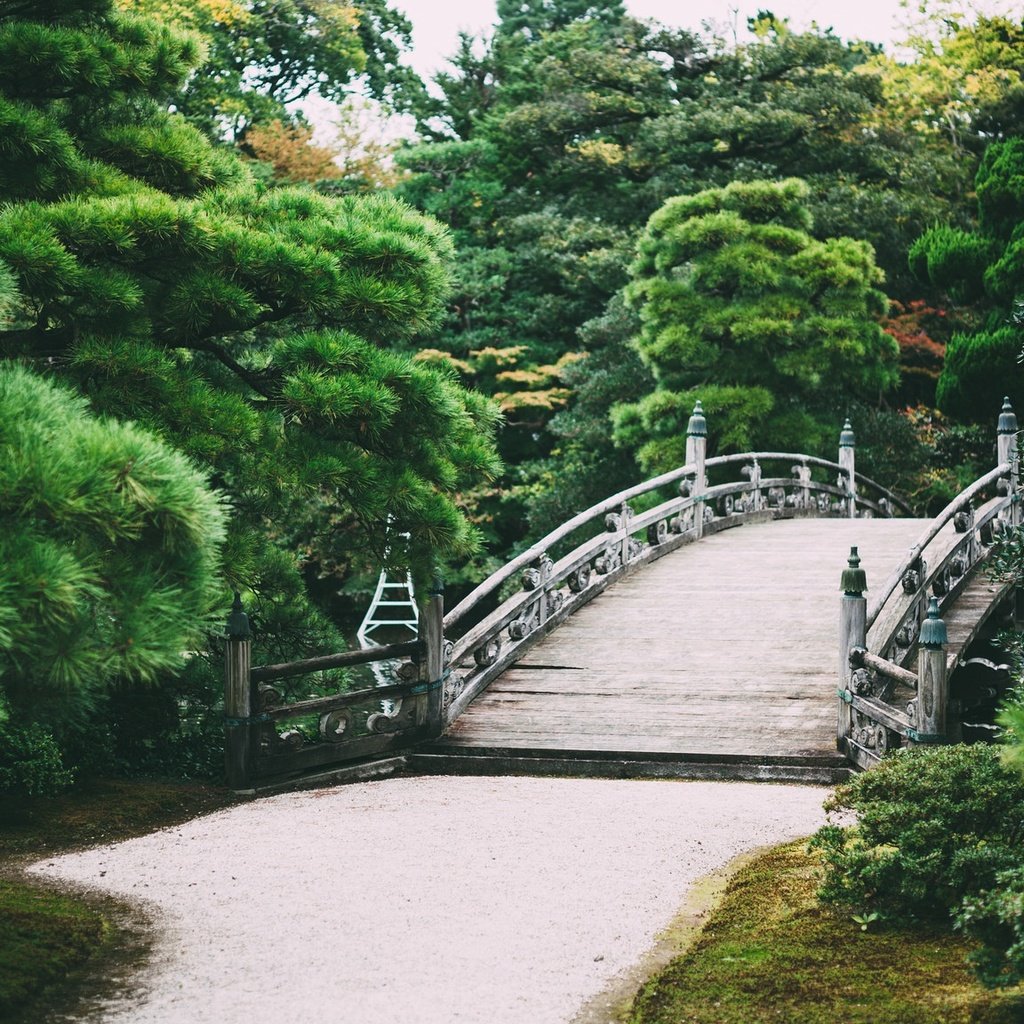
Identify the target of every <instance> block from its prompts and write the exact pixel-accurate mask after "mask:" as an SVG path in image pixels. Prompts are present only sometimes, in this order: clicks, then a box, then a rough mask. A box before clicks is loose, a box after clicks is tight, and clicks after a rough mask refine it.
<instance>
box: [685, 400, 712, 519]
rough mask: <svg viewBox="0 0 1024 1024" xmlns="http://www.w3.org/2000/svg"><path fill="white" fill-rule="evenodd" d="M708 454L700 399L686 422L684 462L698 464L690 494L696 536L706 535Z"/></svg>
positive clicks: (706, 424)
mask: <svg viewBox="0 0 1024 1024" xmlns="http://www.w3.org/2000/svg"><path fill="white" fill-rule="evenodd" d="M707 455H708V421H707V420H706V419H705V418H704V410H703V408H702V407H701V404H700V401H699V400H698V401H697V402H696V403H695V404H694V407H693V415H692V416H691V417H690V421H689V423H687V424H686V459H685V462H684V464H685V465H687V466H690V465H693V466H696V473H694V477H693V488H692V490H691V491H690V494H691V495H692V496H693V498H694V503H693V532H694V537H696V538H700V537H702V536H703V535H704V492H705V491H706V490H707V487H708V480H707V473H706V471H705V469H704V464H705V462H706V461H707Z"/></svg>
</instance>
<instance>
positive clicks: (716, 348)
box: [615, 179, 898, 473]
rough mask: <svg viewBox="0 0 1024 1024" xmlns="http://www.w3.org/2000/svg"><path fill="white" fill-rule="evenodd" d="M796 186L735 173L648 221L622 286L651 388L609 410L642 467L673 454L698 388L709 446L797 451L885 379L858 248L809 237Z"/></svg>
mask: <svg viewBox="0 0 1024 1024" xmlns="http://www.w3.org/2000/svg"><path fill="white" fill-rule="evenodd" d="M807 195H808V189H807V186H806V185H805V184H804V183H803V182H801V181H798V180H796V179H791V180H789V181H784V182H781V183H774V182H750V183H739V182H736V183H733V184H732V185H729V186H727V187H726V188H724V189H711V190H708V191H705V192H700V193H698V194H697V195H695V196H680V197H678V198H675V199H670V200H669V201H668V202H667V203H666V204H665V205H664V206H663V207H662V208H661V209H660V210H658V211H657V213H655V214H654V215H653V216H652V217H651V219H650V221H649V222H648V225H647V230H646V232H645V233H644V236H643V238H642V240H641V242H640V254H639V256H638V257H637V259H636V262H635V263H634V264H633V267H632V276H633V281H632V282H631V284H630V285H629V287H628V288H627V289H626V296H627V298H628V300H629V301H630V303H631V304H632V305H634V306H635V307H636V309H637V310H638V312H639V314H640V321H641V329H640V334H639V337H638V339H637V347H638V349H639V352H640V355H641V357H642V358H643V359H644V361H645V362H647V363H648V364H649V365H650V367H651V369H652V370H653V372H654V376H655V379H656V381H657V388H656V390H655V391H654V392H652V393H651V394H650V395H648V396H646V397H645V398H643V399H642V400H641V401H640V402H638V403H636V404H634V405H631V406H621V407H619V408H618V409H617V410H616V417H615V418H616V436H617V438H618V440H619V441H620V443H622V444H624V445H626V446H628V447H629V448H631V449H633V450H634V451H636V452H637V454H638V458H639V460H640V463H641V465H642V467H643V469H644V471H645V472H647V473H657V472H663V471H664V470H666V469H669V468H671V467H672V466H676V465H680V464H681V463H682V461H683V455H684V452H683V446H684V444H685V440H686V417H687V416H688V415H689V412H690V410H691V409H692V408H693V404H694V401H695V400H696V399H698V398H699V399H701V400H702V401H703V403H704V406H705V409H707V410H708V412H709V422H710V423H711V424H712V431H713V433H712V441H713V443H714V444H715V446H716V447H718V448H719V450H729V449H733V450H737V449H738V450H746V449H749V448H751V447H755V448H756V447H763V446H765V445H771V446H773V447H775V448H776V449H779V448H781V449H782V450H790V451H793V450H796V451H806V450H807V448H808V446H810V447H811V448H814V447H817V446H818V445H820V443H821V440H822V439H823V438H822V435H823V434H826V435H828V436H830V439H831V435H832V434H834V431H835V424H836V422H837V420H838V418H839V416H841V415H842V412H843V408H844V405H845V404H846V403H848V402H850V401H853V400H856V399H857V398H864V397H871V396H877V395H878V393H879V392H882V391H884V390H886V389H887V388H891V387H892V386H894V385H895V383H896V380H897V377H898V373H897V370H896V357H897V354H898V353H897V347H896V342H895V341H894V340H893V339H892V338H891V337H889V336H888V335H886V334H883V332H882V330H881V328H880V327H879V325H878V323H877V319H876V318H877V317H878V316H879V315H880V314H881V313H882V312H883V311H884V310H885V306H886V303H885V296H884V295H883V294H882V293H881V292H880V291H878V289H877V286H878V284H879V283H880V282H881V278H882V275H881V273H880V271H879V270H878V268H877V267H876V266H875V262H874V257H873V254H872V252H871V247H870V246H869V245H867V244H866V243H865V242H860V241H856V240H854V239H850V238H834V239H828V240H827V241H824V242H819V241H817V240H815V239H814V238H812V237H811V236H810V234H809V233H808V231H809V229H810V227H811V219H810V215H809V213H808V210H807Z"/></svg>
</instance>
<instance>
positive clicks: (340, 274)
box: [0, 4, 495, 642]
mask: <svg viewBox="0 0 1024 1024" xmlns="http://www.w3.org/2000/svg"><path fill="white" fill-rule="evenodd" d="M3 27H4V30H5V32H6V34H7V36H8V37H9V38H10V39H11V40H12V42H11V46H12V47H13V46H15V45H18V46H22V47H23V46H24V41H25V39H26V38H32V39H37V40H41V41H42V42H43V43H46V44H47V45H51V46H57V45H60V46H62V47H63V49H64V51H65V52H66V53H67V54H68V55H69V61H68V64H69V68H70V70H69V71H68V72H67V81H64V82H61V83H57V84H56V85H55V84H53V80H52V79H49V78H45V77H43V76H38V75H37V76H29V75H25V74H23V73H21V72H24V71H25V68H24V67H19V76H18V79H17V81H18V90H17V95H16V96H13V95H12V96H10V97H9V98H7V99H4V100H3V102H5V103H7V104H8V106H9V108H10V110H11V111H12V113H11V116H12V118H13V119H14V120H15V121H16V122H17V123H18V125H19V132H18V133H12V134H11V135H10V136H9V139H10V142H9V145H8V149H9V154H8V158H9V163H10V164H11V165H12V166H15V167H17V166H21V165H24V166H25V167H29V166H31V167H32V168H33V169H34V176H31V177H30V176H28V175H27V174H26V175H21V176H17V177H15V178H8V179H7V180H6V182H5V186H4V187H3V189H2V193H3V197H4V198H6V199H7V200H8V205H7V206H6V207H5V208H4V209H3V211H2V213H0V258H2V259H4V260H6V261H7V262H8V263H9V265H10V266H11V267H12V268H13V270H14V271H15V273H16V275H17V281H18V285H19V288H20V290H21V294H22V300H23V304H22V306H21V309H20V310H19V315H18V318H17V320H16V321H15V323H13V324H12V325H11V326H10V328H9V329H8V330H6V331H2V332H0V353H3V354H6V355H8V356H14V355H16V356H20V357H23V358H27V359H30V360H47V359H57V360H58V362H59V365H60V366H62V367H66V368H67V372H68V374H69V376H70V377H71V378H72V379H73V380H75V381H76V383H79V384H81V385H83V386H84V387H86V388H87V390H88V393H89V395H90V399H91V401H92V403H93V405H94V407H96V408H98V409H100V410H102V411H105V412H110V413H113V414H115V415H119V416H130V417H131V418H132V419H135V420H137V421H139V422H141V423H144V424H145V425H146V426H148V427H151V428H152V429H154V430H156V431H158V432H160V433H161V434H163V436H164V437H166V438H167V439H168V440H170V441H172V443H174V444H175V445H177V446H178V447H179V448H181V450H183V451H184V452H185V453H187V454H188V455H190V456H192V457H193V458H195V459H196V460H197V461H198V462H199V463H200V464H203V465H206V466H209V467H210V468H211V469H212V470H213V472H214V473H215V475H216V480H217V483H218V484H219V485H221V486H222V487H224V489H225V490H226V491H227V493H228V494H229V496H230V499H231V502H232V506H233V511H234V517H233V520H232V533H231V537H230V539H229V560H228V561H229V565H230V569H231V575H232V580H231V582H232V583H234V585H236V586H245V587H249V588H251V589H252V590H254V591H256V592H257V593H260V592H267V593H268V601H273V599H274V598H275V597H277V596H279V595H280V596H281V597H283V598H286V599H287V600H288V603H289V604H290V607H291V609H292V610H291V613H290V615H291V618H292V620H294V622H296V623H302V624H303V625H302V628H300V629H299V634H301V635H306V636H307V638H310V639H311V638H313V637H315V636H316V634H317V632H319V633H320V635H322V636H324V635H328V634H329V632H330V631H328V632H327V634H325V633H324V626H323V624H320V625H317V624H316V617H315V616H314V615H312V613H311V611H310V610H309V609H308V607H307V608H305V609H303V607H302V604H301V588H298V589H296V587H295V586H294V585H289V584H288V583H287V580H286V577H287V576H288V574H289V571H291V572H294V569H292V570H289V568H288V566H287V564H286V563H287V559H286V558H285V557H284V552H286V551H287V550H288V549H289V547H291V546H292V545H294V544H295V543H296V542H297V541H303V542H305V543H306V544H309V545H313V544H315V543H316V542H317V540H318V538H323V537H329V538H331V541H332V543H335V544H336V545H337V546H338V547H340V546H341V545H342V543H345V544H346V546H350V545H351V534H352V530H353V529H355V528H357V527H358V528H361V530H362V532H363V536H364V542H365V540H368V541H369V545H370V549H369V550H370V551H372V552H374V553H376V555H377V556H378V558H379V557H380V556H381V554H382V552H383V550H384V548H385V547H386V545H387V542H388V530H387V524H388V522H389V518H390V521H391V522H392V524H393V526H394V529H395V530H396V531H397V532H403V533H408V534H410V537H411V539H410V542H409V545H408V547H407V549H405V550H399V548H398V545H393V546H392V550H393V557H394V558H395V559H396V560H399V559H401V560H403V561H405V562H407V563H412V564H414V565H415V566H416V567H417V568H418V569H420V570H421V571H423V572H427V571H429V570H430V566H431V564H432V562H433V561H434V560H435V559H438V558H444V557H445V556H446V555H449V554H452V553H459V552H462V551H465V550H466V549H468V548H469V547H471V546H472V543H473V538H472V534H471V531H470V529H469V528H468V525H467V523H466V521H465V519H464V518H463V516H462V514H461V513H460V511H459V510H458V508H457V507H456V505H455V504H454V501H453V495H454V493H455V491H456V490H457V489H458V488H459V487H461V486H463V485H464V483H465V482H466V481H467V480H469V479H475V478H476V477H477V476H479V475H486V474H488V473H490V472H493V470H494V468H495V461H494V456H493V453H492V451H491V448H490V441H489V433H490V430H491V429H492V427H493V424H494V415H493V413H492V411H491V409H490V408H489V406H488V405H487V403H486V402H484V401H483V400H481V399H479V398H477V397H476V396H473V395H471V394H469V393H467V392H465V391H464V390H462V389H461V388H459V387H458V386H457V385H456V384H455V383H454V382H453V381H452V380H451V378H450V376H449V375H447V374H446V373H444V372H442V371H438V370H434V369H431V368H429V367H427V366H425V365H423V364H418V363H416V362H413V361H412V360H410V359H409V358H408V357H405V356H399V355H397V354H395V353H394V352H392V351H389V350H388V349H389V347H390V346H391V345H393V344H394V342H395V341H397V340H400V339H402V338H407V337H409V336H410V335H411V334H412V333H414V332H416V331H418V330H424V329H426V328H427V327H429V325H430V324H431V323H433V322H434V321H436V319H437V318H438V317H439V316H440V314H441V311H442V309H443V302H444V298H445V290H446V287H447V280H448V271H447V266H446V264H447V261H448V259H449V258H450V242H449V240H448V238H447V235H446V233H445V232H444V230H443V229H441V228H439V226H438V225H436V224H435V223H433V222H431V221H429V220H427V219H425V218H423V217H420V216H419V215H417V214H414V213H413V212H412V211H410V210H408V208H406V207H404V206H403V205H402V204H400V203H398V202H397V201H395V200H392V199H389V198H387V197H377V198H370V199H365V200H360V199H356V198H343V199H331V198H328V197H324V196H318V195H316V194H315V193H312V192H310V191H308V190H303V189H298V188H293V189H282V190H275V191H264V190H261V189H260V188H259V187H257V186H256V185H254V184H253V183H252V182H251V181H249V180H248V178H247V174H246V172H245V171H244V169H243V167H242V165H241V164H240V163H239V162H238V161H237V160H235V159H234V158H233V157H231V156H230V155H228V154H226V153H224V152H223V151H220V150H217V149H215V148H214V147H212V146H211V144H210V143H209V142H207V141H206V140H205V139H204V138H203V137H202V136H200V135H199V133H198V132H196V130H195V129H193V128H191V127H190V126H189V125H188V124H187V123H186V122H184V121H183V120H182V119H181V118H180V117H177V116H175V115H169V114H167V113H166V112H165V110H164V108H166V105H167V103H168V101H169V100H170V99H171V98H172V97H173V96H174V95H175V93H176V90H178V89H180V87H181V85H182V83H183V82H184V80H185V78H186V76H187V74H188V72H189V70H190V68H191V64H192V62H193V60H194V58H195V52H194V49H195V48H194V44H193V43H192V42H191V41H190V39H189V38H187V37H184V36H181V35H179V34H177V33H176V32H174V31H172V30H170V29H163V28H161V29H157V28H155V26H154V23H152V22H147V21H142V20H140V19H138V18H134V17H131V16H128V15H125V14H119V13H117V12H115V11H112V10H109V9H104V8H103V7H99V9H97V5H96V4H92V5H87V6H78V7H76V6H75V5H67V6H65V7H64V8H62V11H61V14H60V19H59V22H58V23H50V24H46V23H38V22H26V21H18V20H8V21H7V22H6V23H4V24H3ZM85 53H89V54H91V55H92V57H91V59H92V60H93V62H94V63H95V64H96V65H97V67H98V70H96V71H95V73H93V74H92V76H91V77H90V78H87V79H84V80H81V81H80V80H79V79H80V77H81V73H80V71H78V70H76V68H77V67H78V64H76V62H75V60H73V59H71V58H72V57H74V56H75V55H76V54H77V55H79V57H80V58H81V59H84V57H83V56H82V55H84V54H85ZM79 63H80V62H79ZM126 63H130V64H132V65H138V66H139V67H141V68H143V69H148V73H143V74H140V75H138V76H133V77H130V78H126V77H124V76H123V75H122V77H121V78H118V77H117V75H118V70H117V69H118V68H119V67H122V66H123V65H125V64H126ZM12 66H13V55H12V59H11V60H10V61H8V63H7V67H8V68H11V67H12ZM69 82H73V83H74V84H75V86H76V89H75V99H74V100H73V101H68V100H67V99H65V98H63V97H64V93H65V92H66V91H67V88H68V84H69ZM43 140H48V142H49V148H46V147H45V146H44V145H43ZM41 150H42V158H41V157H40V155H39V154H40V151H41ZM22 154H23V158H22ZM368 553H369V552H368ZM225 589H226V588H225ZM296 601H298V602H299V604H298V605H296ZM272 611H273V609H272V606H270V605H268V606H267V607H266V608H264V609H263V612H264V613H265V619H264V626H265V628H267V629H268V630H269V631H270V632H271V633H275V634H280V633H282V632H287V631H289V630H290V629H291V628H292V627H291V626H290V624H289V622H288V621H279V622H277V623H273V622H270V621H268V620H270V619H271V618H272ZM281 615H282V616H285V617H287V613H286V612H285V611H284V610H283V609H282V610H281ZM311 629H312V632H310V630H311ZM334 642H337V641H334Z"/></svg>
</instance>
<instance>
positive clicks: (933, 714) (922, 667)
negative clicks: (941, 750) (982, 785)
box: [910, 597, 949, 743]
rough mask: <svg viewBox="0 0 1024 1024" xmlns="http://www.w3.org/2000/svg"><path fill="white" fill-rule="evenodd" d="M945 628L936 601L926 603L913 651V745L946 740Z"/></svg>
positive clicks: (947, 684)
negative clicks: (915, 656)
mask: <svg viewBox="0 0 1024 1024" xmlns="http://www.w3.org/2000/svg"><path fill="white" fill-rule="evenodd" d="M945 645H946V624H945V623H944V622H943V621H942V619H940V618H939V599H938V598H937V597H933V598H931V600H929V602H928V617H927V618H926V619H925V620H924V622H923V623H922V624H921V635H920V640H919V646H918V651H917V712H916V714H915V716H914V717H915V718H916V721H915V722H913V723H911V725H912V728H911V731H910V739H911V740H913V741H914V742H915V743H942V742H944V741H945V739H946V733H947V728H946V726H947V722H946V712H947V707H948V704H949V679H948V678H947V676H946V651H945Z"/></svg>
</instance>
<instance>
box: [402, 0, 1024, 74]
mask: <svg viewBox="0 0 1024 1024" xmlns="http://www.w3.org/2000/svg"><path fill="white" fill-rule="evenodd" d="M394 6H395V7H396V8H398V9H399V10H402V11H404V12H405V13H406V14H407V15H408V17H409V19H410V20H411V21H412V24H413V47H414V52H413V55H412V58H411V63H412V64H413V65H414V67H415V68H416V70H417V71H419V72H420V74H423V75H426V74H429V73H430V72H432V71H436V70H437V69H438V68H440V67H441V66H443V64H444V62H445V58H446V57H447V56H448V55H450V54H451V53H453V52H454V50H455V41H456V38H457V36H458V32H459V30H460V29H464V30H467V31H469V32H472V33H479V32H481V31H484V30H486V29H488V28H490V27H491V26H492V25H493V24H494V21H495V13H494V0H395V2H394ZM963 6H965V7H971V8H975V9H983V10H986V11H998V12H1002V13H1006V12H1010V11H1014V10H1015V11H1016V12H1017V14H1018V16H1019V15H1020V12H1021V10H1022V8H1024V2H1022V0H980V2H977V0H975V2H971V0H966V2H965V3H964V5H963ZM626 7H627V9H628V10H629V12H630V13H631V14H633V15H635V16H636V17H638V18H655V19H657V20H658V21H661V22H664V23H665V24H666V25H670V26H673V27H681V28H691V29H698V28H700V26H701V24H702V22H705V21H713V22H715V23H716V24H717V25H719V26H721V27H723V28H725V29H726V30H729V29H731V27H732V26H734V25H735V26H737V27H738V28H739V29H740V30H743V29H744V28H745V26H746V19H747V18H748V17H749V16H750V15H752V14H755V13H756V12H757V10H758V8H762V9H763V8H767V9H769V10H773V11H774V12H775V13H776V14H777V15H779V17H787V18H789V19H790V22H791V23H792V25H793V27H794V28H806V27H807V26H808V25H810V23H811V22H817V23H818V24H819V25H820V26H822V27H829V26H831V27H832V28H833V29H834V30H835V32H836V33H837V34H838V35H840V36H842V37H843V38H846V39H852V38H858V39H868V40H871V41H872V42H876V43H886V44H891V43H893V42H896V41H897V40H899V39H900V38H901V36H902V32H901V30H900V26H901V25H902V24H905V23H906V21H907V12H906V11H905V10H903V9H902V6H901V3H900V0H626ZM911 7H912V8H914V9H916V7H917V0H914V2H912V3H911Z"/></svg>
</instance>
